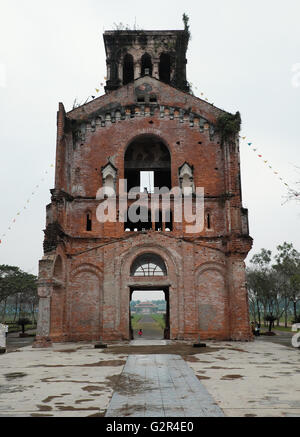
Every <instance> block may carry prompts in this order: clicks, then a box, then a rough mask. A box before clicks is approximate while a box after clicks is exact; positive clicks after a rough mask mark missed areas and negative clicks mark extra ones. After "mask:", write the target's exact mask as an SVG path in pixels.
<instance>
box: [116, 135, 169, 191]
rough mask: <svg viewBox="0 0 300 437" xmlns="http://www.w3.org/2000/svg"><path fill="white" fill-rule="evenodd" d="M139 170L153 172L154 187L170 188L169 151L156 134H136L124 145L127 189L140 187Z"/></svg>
mask: <svg viewBox="0 0 300 437" xmlns="http://www.w3.org/2000/svg"><path fill="white" fill-rule="evenodd" d="M141 172H153V175H151V179H152V180H153V184H154V187H157V188H161V187H167V188H169V189H171V188H172V187H171V153H170V151H169V147H168V146H167V144H166V142H165V141H164V140H163V139H162V138H160V137H159V136H157V135H153V134H144V135H138V136H137V137H135V138H133V139H132V140H131V141H130V143H129V144H128V145H127V147H126V151H125V155H124V176H125V179H127V189H128V190H130V189H131V188H134V187H139V188H141V177H142V176H141ZM143 191H144V190H143Z"/></svg>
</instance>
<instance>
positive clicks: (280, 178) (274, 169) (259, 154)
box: [240, 136, 293, 190]
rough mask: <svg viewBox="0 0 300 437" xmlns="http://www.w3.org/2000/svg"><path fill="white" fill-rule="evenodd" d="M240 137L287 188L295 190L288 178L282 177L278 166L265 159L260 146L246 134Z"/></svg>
mask: <svg viewBox="0 0 300 437" xmlns="http://www.w3.org/2000/svg"><path fill="white" fill-rule="evenodd" d="M240 138H241V139H242V140H243V141H245V142H246V143H247V146H248V147H249V148H250V150H252V151H253V152H254V153H255V154H256V155H257V157H258V158H259V159H260V160H262V162H263V163H264V165H265V166H266V167H267V168H268V169H269V170H270V171H271V172H272V173H273V174H274V175H275V177H277V178H278V179H279V180H280V181H281V182H282V184H283V185H284V186H285V187H286V188H288V189H290V190H293V189H292V188H291V187H290V185H289V184H288V183H287V182H286V180H285V179H284V178H283V177H282V175H281V173H280V172H279V171H278V170H277V169H276V168H274V167H273V166H272V165H271V162H270V161H269V160H268V159H265V157H264V156H263V155H262V153H261V151H260V150H259V148H258V147H257V146H256V145H255V144H254V143H252V142H248V141H249V140H247V137H246V136H240Z"/></svg>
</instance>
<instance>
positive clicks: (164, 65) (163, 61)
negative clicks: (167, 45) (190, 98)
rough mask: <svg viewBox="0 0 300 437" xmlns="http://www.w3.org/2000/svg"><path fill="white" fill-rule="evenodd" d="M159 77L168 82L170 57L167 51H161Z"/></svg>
mask: <svg viewBox="0 0 300 437" xmlns="http://www.w3.org/2000/svg"><path fill="white" fill-rule="evenodd" d="M159 79H160V80H161V81H162V82H165V83H170V80H171V58H170V55H169V54H168V53H162V54H161V55H160V61H159Z"/></svg>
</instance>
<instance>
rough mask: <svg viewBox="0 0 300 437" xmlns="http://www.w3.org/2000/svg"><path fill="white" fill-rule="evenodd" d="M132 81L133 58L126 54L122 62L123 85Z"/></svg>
mask: <svg viewBox="0 0 300 437" xmlns="http://www.w3.org/2000/svg"><path fill="white" fill-rule="evenodd" d="M133 80H134V66H133V56H132V55H130V54H129V53H127V55H125V57H124V62H123V85H127V84H128V83H130V82H133Z"/></svg>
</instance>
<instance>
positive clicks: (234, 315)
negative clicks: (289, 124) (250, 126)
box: [34, 26, 252, 347]
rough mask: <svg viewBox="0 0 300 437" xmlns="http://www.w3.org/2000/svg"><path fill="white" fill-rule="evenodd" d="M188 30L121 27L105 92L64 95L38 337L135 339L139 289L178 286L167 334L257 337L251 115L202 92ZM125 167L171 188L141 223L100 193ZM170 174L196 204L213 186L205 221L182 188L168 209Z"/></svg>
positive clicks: (137, 183)
mask: <svg viewBox="0 0 300 437" xmlns="http://www.w3.org/2000/svg"><path fill="white" fill-rule="evenodd" d="M188 41H189V31H188V27H187V26H186V28H185V29H184V30H170V31H136V30H135V31H128V30H126V31H125V30H116V31H107V32H105V33H104V43H105V49H106V56H107V70H108V73H107V82H106V87H105V94H104V95H103V96H101V97H99V98H95V99H94V100H92V101H90V102H89V103H86V104H84V105H82V106H79V107H76V108H75V109H73V110H72V111H70V112H65V109H64V106H63V104H62V103H60V104H59V111H58V116H57V149H56V173H55V188H54V189H53V190H51V195H52V197H51V203H50V204H49V205H48V206H47V211H46V229H45V231H44V233H45V239H44V256H43V258H42V259H41V260H40V263H39V285H38V294H39V319H38V331H37V337H36V341H35V345H34V346H35V347H46V346H49V345H51V343H52V342H68V341H72V342H73V341H74V342H77V341H98V340H99V339H100V338H102V340H104V341H122V340H129V339H130V338H131V337H132V330H131V318H130V300H131V297H132V294H133V292H134V291H138V290H145V291H147V290H161V291H164V293H165V298H166V302H167V316H166V324H167V326H166V329H165V337H166V338H170V339H178V340H195V339H198V337H199V335H200V336H201V339H219V340H225V339H226V340H249V339H250V338H251V336H252V335H251V331H250V327H249V314H248V299H247V290H246V284H245V264H244V259H245V257H246V256H247V254H248V252H249V250H250V249H251V245H252V239H251V237H250V236H249V231H248V211H247V210H246V209H244V208H243V206H242V196H241V179H240V160H239V129H240V117H239V113H237V114H236V115H232V114H230V113H228V112H226V111H223V110H221V109H218V108H217V107H215V106H214V105H212V104H210V103H208V102H207V101H205V100H202V99H200V98H198V97H195V96H194V95H193V94H192V93H191V92H190V88H189V84H188V82H187V80H186V64H187V61H186V52H187V47H188ZM143 177H144V178H146V180H149V181H150V182H149V183H148V184H147V187H146V189H145V187H143V184H144V185H146V182H144V181H145V179H142V178H143ZM147 178H148V179H147ZM123 179H125V180H127V189H128V190H130V189H131V188H133V187H140V189H139V191H140V192H141V193H142V192H143V195H144V197H146V198H148V196H149V198H150V197H151V196H152V197H153V196H154V197H155V196H156V197H157V198H158V203H156V205H157V210H156V211H155V217H154V215H153V213H152V214H151V213H150V214H146V216H145V214H144V215H143V216H141V219H140V220H139V221H137V222H134V221H132V220H130V218H129V217H127V216H126V214H125V216H124V214H123V210H122V211H121V209H120V202H116V205H117V211H116V220H115V221H107V222H105V223H104V222H101V221H100V220H99V219H98V216H97V208H98V207H99V205H101V203H102V202H105V201H107V198H109V195H108V196H106V197H105V199H104V198H103V199H99V197H98V196H97V193H98V191H99V189H101V188H103V187H106V188H109V189H110V190H111V191H112V192H113V193H115V198H116V200H119V197H120V193H119V189H120V187H119V181H120V180H123ZM151 181H152V182H151ZM162 187H167V188H169V189H171V188H172V187H179V188H180V189H184V188H185V189H186V192H187V193H188V195H189V197H190V199H191V200H192V202H193V203H195V202H196V194H195V193H196V188H197V187H204V214H203V220H204V222H203V223H204V226H203V229H201V230H200V231H199V232H197V233H189V232H188V231H187V227H186V223H185V222H184V220H183V221H181V222H180V221H176V220H174V216H175V212H174V199H173V198H172V197H171V201H170V208H169V210H168V211H166V210H165V209H164V208H163V207H162V200H161V198H160V197H159V194H156V193H157V190H158V189H159V188H162ZM111 191H110V192H111ZM153 192H154V194H153ZM112 197H114V196H112ZM134 201H135V200H130V199H129V200H128V208H129V207H130V205H131V204H132V203H133V202H134ZM141 208H142V207H141Z"/></svg>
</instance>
